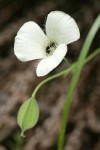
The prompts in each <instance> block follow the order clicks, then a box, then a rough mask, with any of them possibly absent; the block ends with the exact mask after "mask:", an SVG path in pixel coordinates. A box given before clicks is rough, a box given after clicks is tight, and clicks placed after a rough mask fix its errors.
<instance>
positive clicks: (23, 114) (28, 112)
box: [17, 97, 39, 136]
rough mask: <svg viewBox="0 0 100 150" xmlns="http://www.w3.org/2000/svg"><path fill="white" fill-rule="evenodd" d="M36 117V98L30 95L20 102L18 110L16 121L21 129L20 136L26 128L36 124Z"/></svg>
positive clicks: (37, 109)
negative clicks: (27, 98)
mask: <svg viewBox="0 0 100 150" xmlns="http://www.w3.org/2000/svg"><path fill="white" fill-rule="evenodd" d="M38 118H39V107H38V104H37V102H36V100H35V99H34V98H33V97H31V98H30V99H29V100H27V101H25V102H24V103H23V104H22V106H21V107H20V109H19V112H18V116H17V121H18V125H19V126H20V128H21V130H22V133H21V136H24V132H25V131H26V130H28V129H30V128H32V127H34V126H35V125H36V123H37V121H38Z"/></svg>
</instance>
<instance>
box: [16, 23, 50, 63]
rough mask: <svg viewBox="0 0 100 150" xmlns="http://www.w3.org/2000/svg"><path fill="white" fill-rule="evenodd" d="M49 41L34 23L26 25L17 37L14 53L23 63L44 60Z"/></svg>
mask: <svg viewBox="0 0 100 150" xmlns="http://www.w3.org/2000/svg"><path fill="white" fill-rule="evenodd" d="M48 43H49V41H48V39H47V37H46V35H45V34H44V33H43V31H42V30H41V28H40V27H39V26H38V25H37V24H36V23H35V22H32V21H29V22H27V23H25V24H24V25H23V26H22V27H21V28H20V29H19V31H18V33H17V36H16V37H15V43H14V52H15V55H16V56H17V58H18V59H19V60H21V61H28V60H33V59H39V58H44V57H45V56H46V52H45V49H46V47H47V46H48Z"/></svg>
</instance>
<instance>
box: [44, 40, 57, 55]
mask: <svg viewBox="0 0 100 150" xmlns="http://www.w3.org/2000/svg"><path fill="white" fill-rule="evenodd" d="M55 49H56V44H55V43H50V45H49V46H47V47H46V53H47V55H53V52H54V51H55Z"/></svg>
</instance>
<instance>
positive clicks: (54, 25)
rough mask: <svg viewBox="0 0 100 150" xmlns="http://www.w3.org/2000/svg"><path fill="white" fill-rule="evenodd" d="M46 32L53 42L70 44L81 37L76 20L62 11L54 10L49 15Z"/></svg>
mask: <svg viewBox="0 0 100 150" xmlns="http://www.w3.org/2000/svg"><path fill="white" fill-rule="evenodd" d="M46 34H47V37H48V38H49V40H50V41H51V42H56V43H57V44H69V43H71V42H74V41H76V40H78V39H79V38H80V32H79V28H78V26H77V24H76V22H75V20H74V19H73V18H72V17H71V16H69V15H68V14H65V13H64V12H60V11H52V12H51V13H49V14H48V16H47V22H46Z"/></svg>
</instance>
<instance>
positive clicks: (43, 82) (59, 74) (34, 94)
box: [32, 48, 100, 97]
mask: <svg viewBox="0 0 100 150" xmlns="http://www.w3.org/2000/svg"><path fill="white" fill-rule="evenodd" d="M99 53H100V48H98V49H96V50H95V51H94V52H93V53H92V54H90V55H89V56H88V57H87V58H86V60H85V61H84V64H86V63H87V62H89V61H90V60H91V59H92V58H94V57H95V56H96V55H97V54H99ZM76 65H77V61H76V62H75V63H74V64H72V65H70V67H69V68H67V69H66V70H64V71H61V72H60V73H57V74H55V75H52V76H51V77H48V78H47V79H45V80H43V81H41V82H40V83H39V84H38V85H37V87H36V88H35V90H34V91H33V93H32V97H35V96H36V93H37V92H38V90H39V89H40V88H41V87H42V86H43V85H44V84H45V83H47V82H49V81H51V80H54V79H56V78H58V77H60V76H63V75H66V76H67V75H68V74H69V73H70V72H71V71H73V70H74V69H75V67H76Z"/></svg>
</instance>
